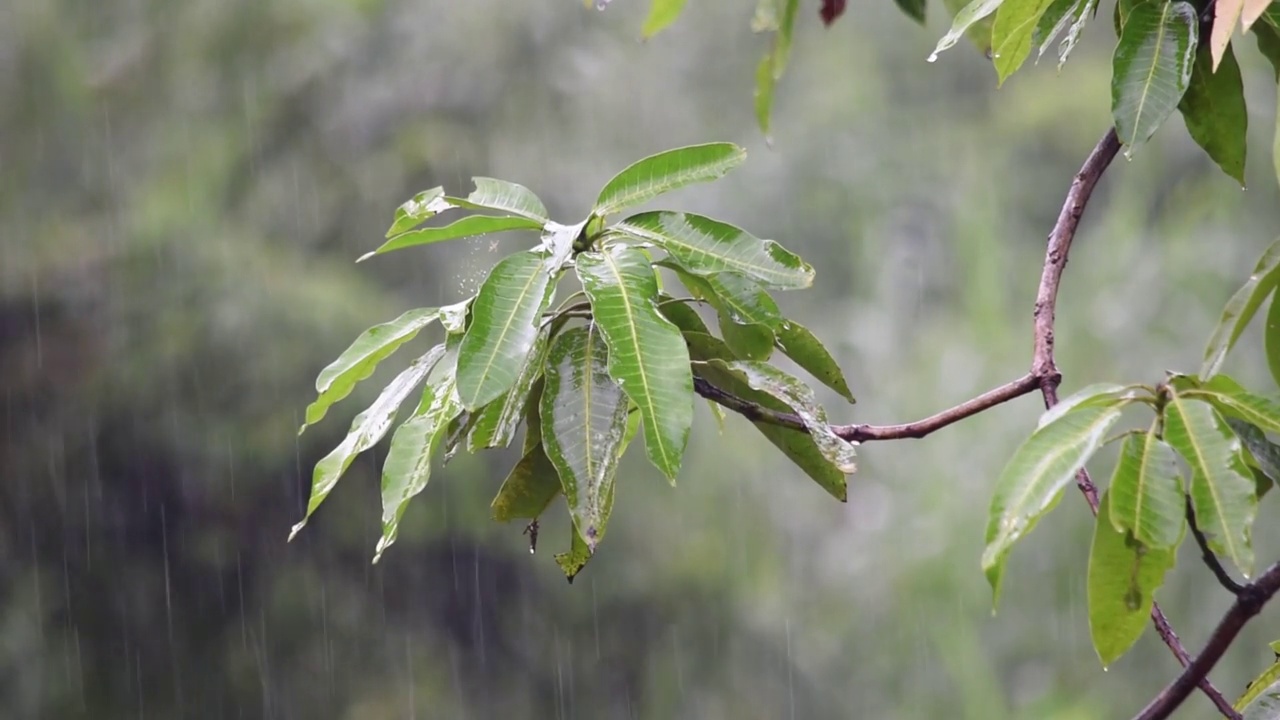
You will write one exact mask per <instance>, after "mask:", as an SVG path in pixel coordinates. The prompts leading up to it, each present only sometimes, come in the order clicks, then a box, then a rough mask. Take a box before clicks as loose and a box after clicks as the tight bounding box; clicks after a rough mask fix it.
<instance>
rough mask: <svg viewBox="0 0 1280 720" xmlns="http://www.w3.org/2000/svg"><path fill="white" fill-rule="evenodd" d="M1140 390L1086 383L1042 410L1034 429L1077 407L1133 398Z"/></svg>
mask: <svg viewBox="0 0 1280 720" xmlns="http://www.w3.org/2000/svg"><path fill="white" fill-rule="evenodd" d="M1140 391H1141V388H1140V387H1138V386H1134V385H1116V384H1115V383H1094V384H1092V385H1086V386H1084V387H1082V388H1080V389H1079V390H1077V391H1075V392H1073V393H1071V394H1070V395H1068V396H1067V397H1065V398H1063V399H1062V400H1061V401H1059V402H1058V404H1057V405H1054V406H1053V407H1051V408H1049V409H1048V410H1046V411H1044V414H1043V415H1041V416H1040V421H1039V422H1038V423H1037V424H1036V429H1037V430H1039V429H1041V428H1043V427H1044V426H1045V425H1048V424H1049V423H1051V422H1054V421H1056V420H1057V419H1058V418H1061V417H1062V416H1063V415H1066V414H1067V413H1069V412H1071V411H1072V410H1074V409H1076V408H1077V407H1082V406H1087V405H1110V404H1113V403H1114V402H1115V401H1117V400H1133V399H1134V398H1135V397H1136V396H1137V394H1138V393H1139V392H1140Z"/></svg>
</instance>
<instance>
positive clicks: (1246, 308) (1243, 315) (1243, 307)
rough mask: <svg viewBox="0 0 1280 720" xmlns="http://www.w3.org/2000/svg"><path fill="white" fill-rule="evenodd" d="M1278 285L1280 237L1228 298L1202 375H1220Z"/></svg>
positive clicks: (1210, 338) (1211, 339) (1201, 369)
mask: <svg viewBox="0 0 1280 720" xmlns="http://www.w3.org/2000/svg"><path fill="white" fill-rule="evenodd" d="M1277 284H1280V240H1276V241H1275V242H1273V243H1272V244H1271V246H1270V247H1268V248H1267V250H1266V252H1264V253H1263V254H1262V257H1261V258H1259V259H1258V262H1257V264H1256V265H1255V266H1254V268H1253V274H1251V275H1250V276H1249V279H1248V280H1246V281H1245V283H1244V285H1242V286H1241V287H1240V289H1239V290H1237V291H1236V293H1235V294H1234V295H1232V296H1231V299H1230V300H1228V301H1227V306H1226V307H1225V308H1223V310H1222V318H1221V319H1220V320H1219V321H1218V325H1217V327H1215V328H1214V329H1213V334H1212V335H1210V336H1209V344H1208V346H1207V347H1206V348H1205V350H1204V364H1203V365H1201V366H1200V377H1201V378H1205V379H1208V378H1211V377H1213V376H1214V375H1215V374H1217V372H1218V370H1219V368H1221V367H1222V363H1223V361H1224V360H1226V359H1227V353H1229V352H1231V348H1232V347H1234V346H1235V344H1236V341H1237V340H1239V339H1240V334H1241V333H1243V332H1244V329H1245V327H1246V326H1248V324H1249V321H1250V320H1253V316H1254V314H1255V313H1257V312H1258V308H1260V307H1262V303H1263V301H1264V300H1266V299H1267V297H1268V296H1269V295H1271V294H1272V293H1273V292H1275V289H1276V285H1277Z"/></svg>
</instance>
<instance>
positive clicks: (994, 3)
mask: <svg viewBox="0 0 1280 720" xmlns="http://www.w3.org/2000/svg"><path fill="white" fill-rule="evenodd" d="M1002 2H1004V0H973V2H971V3H969V4H968V5H965V6H964V8H963V9H961V10H960V11H959V12H957V13H956V16H955V20H954V21H953V22H952V23H951V29H950V30H948V31H947V34H946V35H943V36H942V39H941V40H939V41H938V46H937V47H935V48H934V49H933V54H931V55H930V56H929V62H937V61H938V54H939V53H941V52H942V51H944V50H947V49H950V48H951V47H953V46H955V44H956V43H957V42H959V41H960V36H962V35H964V34H965V31H966V30H968V29H969V28H970V27H972V26H973V25H974V24H976V23H978V22H979V21H981V20H983V19H984V18H986V17H987V16H988V15H990V14H991V13H993V12H995V11H996V10H997V9H999V7H1000V4H1001V3H1002ZM977 42H978V49H980V50H982V51H983V52H985V53H990V51H991V45H990V41H989V40H988V41H986V43H985V46H984V43H983V42H982V41H977Z"/></svg>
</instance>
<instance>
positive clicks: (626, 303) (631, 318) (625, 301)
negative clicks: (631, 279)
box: [601, 253, 669, 463]
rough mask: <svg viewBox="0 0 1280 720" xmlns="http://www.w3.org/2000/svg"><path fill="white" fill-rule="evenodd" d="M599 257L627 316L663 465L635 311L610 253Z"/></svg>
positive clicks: (664, 455)
mask: <svg viewBox="0 0 1280 720" xmlns="http://www.w3.org/2000/svg"><path fill="white" fill-rule="evenodd" d="M601 257H602V258H603V259H604V261H605V262H606V263H607V264H608V266H609V271H610V272H612V273H613V276H614V280H616V281H617V284H618V295H619V297H620V298H621V299H622V306H623V310H624V312H625V314H626V316H627V330H628V331H629V332H630V333H631V344H632V346H633V347H634V348H635V353H636V367H637V368H638V369H639V375H640V384H641V385H643V386H644V400H645V406H646V413H645V417H646V418H648V419H649V421H650V422H652V423H653V425H654V428H655V430H654V432H653V433H652V434H653V436H654V437H653V441H654V443H655V444H656V445H657V446H658V452H659V453H660V454H661V455H662V458H663V461H664V463H665V462H668V460H669V458H668V454H667V446H666V442H665V439H664V438H663V437H662V433H661V432H659V431H658V430H657V426H658V420H657V417H658V416H657V413H656V408H655V407H654V404H653V393H652V392H651V391H650V385H649V373H648V370H647V368H646V367H645V363H644V355H643V354H642V348H641V347H640V335H639V333H637V332H636V317H635V310H634V308H633V307H632V305H631V298H630V297H628V295H627V288H626V284H625V282H624V281H623V276H622V270H621V268H619V267H618V264H617V261H616V260H615V259H614V257H613V255H612V254H610V253H601ZM648 436H649V434H648V433H646V434H645V438H646V439H648Z"/></svg>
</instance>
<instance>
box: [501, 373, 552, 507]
mask: <svg viewBox="0 0 1280 720" xmlns="http://www.w3.org/2000/svg"><path fill="white" fill-rule="evenodd" d="M542 386H543V381H542V378H539V379H538V381H537V382H535V383H534V384H533V388H532V389H531V390H530V391H529V402H528V404H527V405H526V407H525V410H524V418H525V431H524V447H523V448H522V450H521V451H522V455H521V457H520V461H519V462H517V463H516V465H515V467H513V468H511V472H510V473H508V474H507V477H506V479H505V480H503V481H502V487H501V488H499V489H498V494H497V496H495V497H494V498H493V503H492V504H490V506H489V507H490V510H491V511H492V516H493V519H494V520H497V521H499V522H507V521H509V520H512V519H514V518H524V519H527V520H533V519H536V518H537V517H539V516H540V515H542V513H543V512H544V511H545V510H546V509H547V506H548V505H550V504H551V501H552V500H554V499H555V497H556V495H559V494H560V475H559V474H558V473H557V472H556V467H555V466H554V465H552V464H551V460H549V459H548V458H547V453H546V451H545V450H543V448H542V413H541V404H542Z"/></svg>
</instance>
